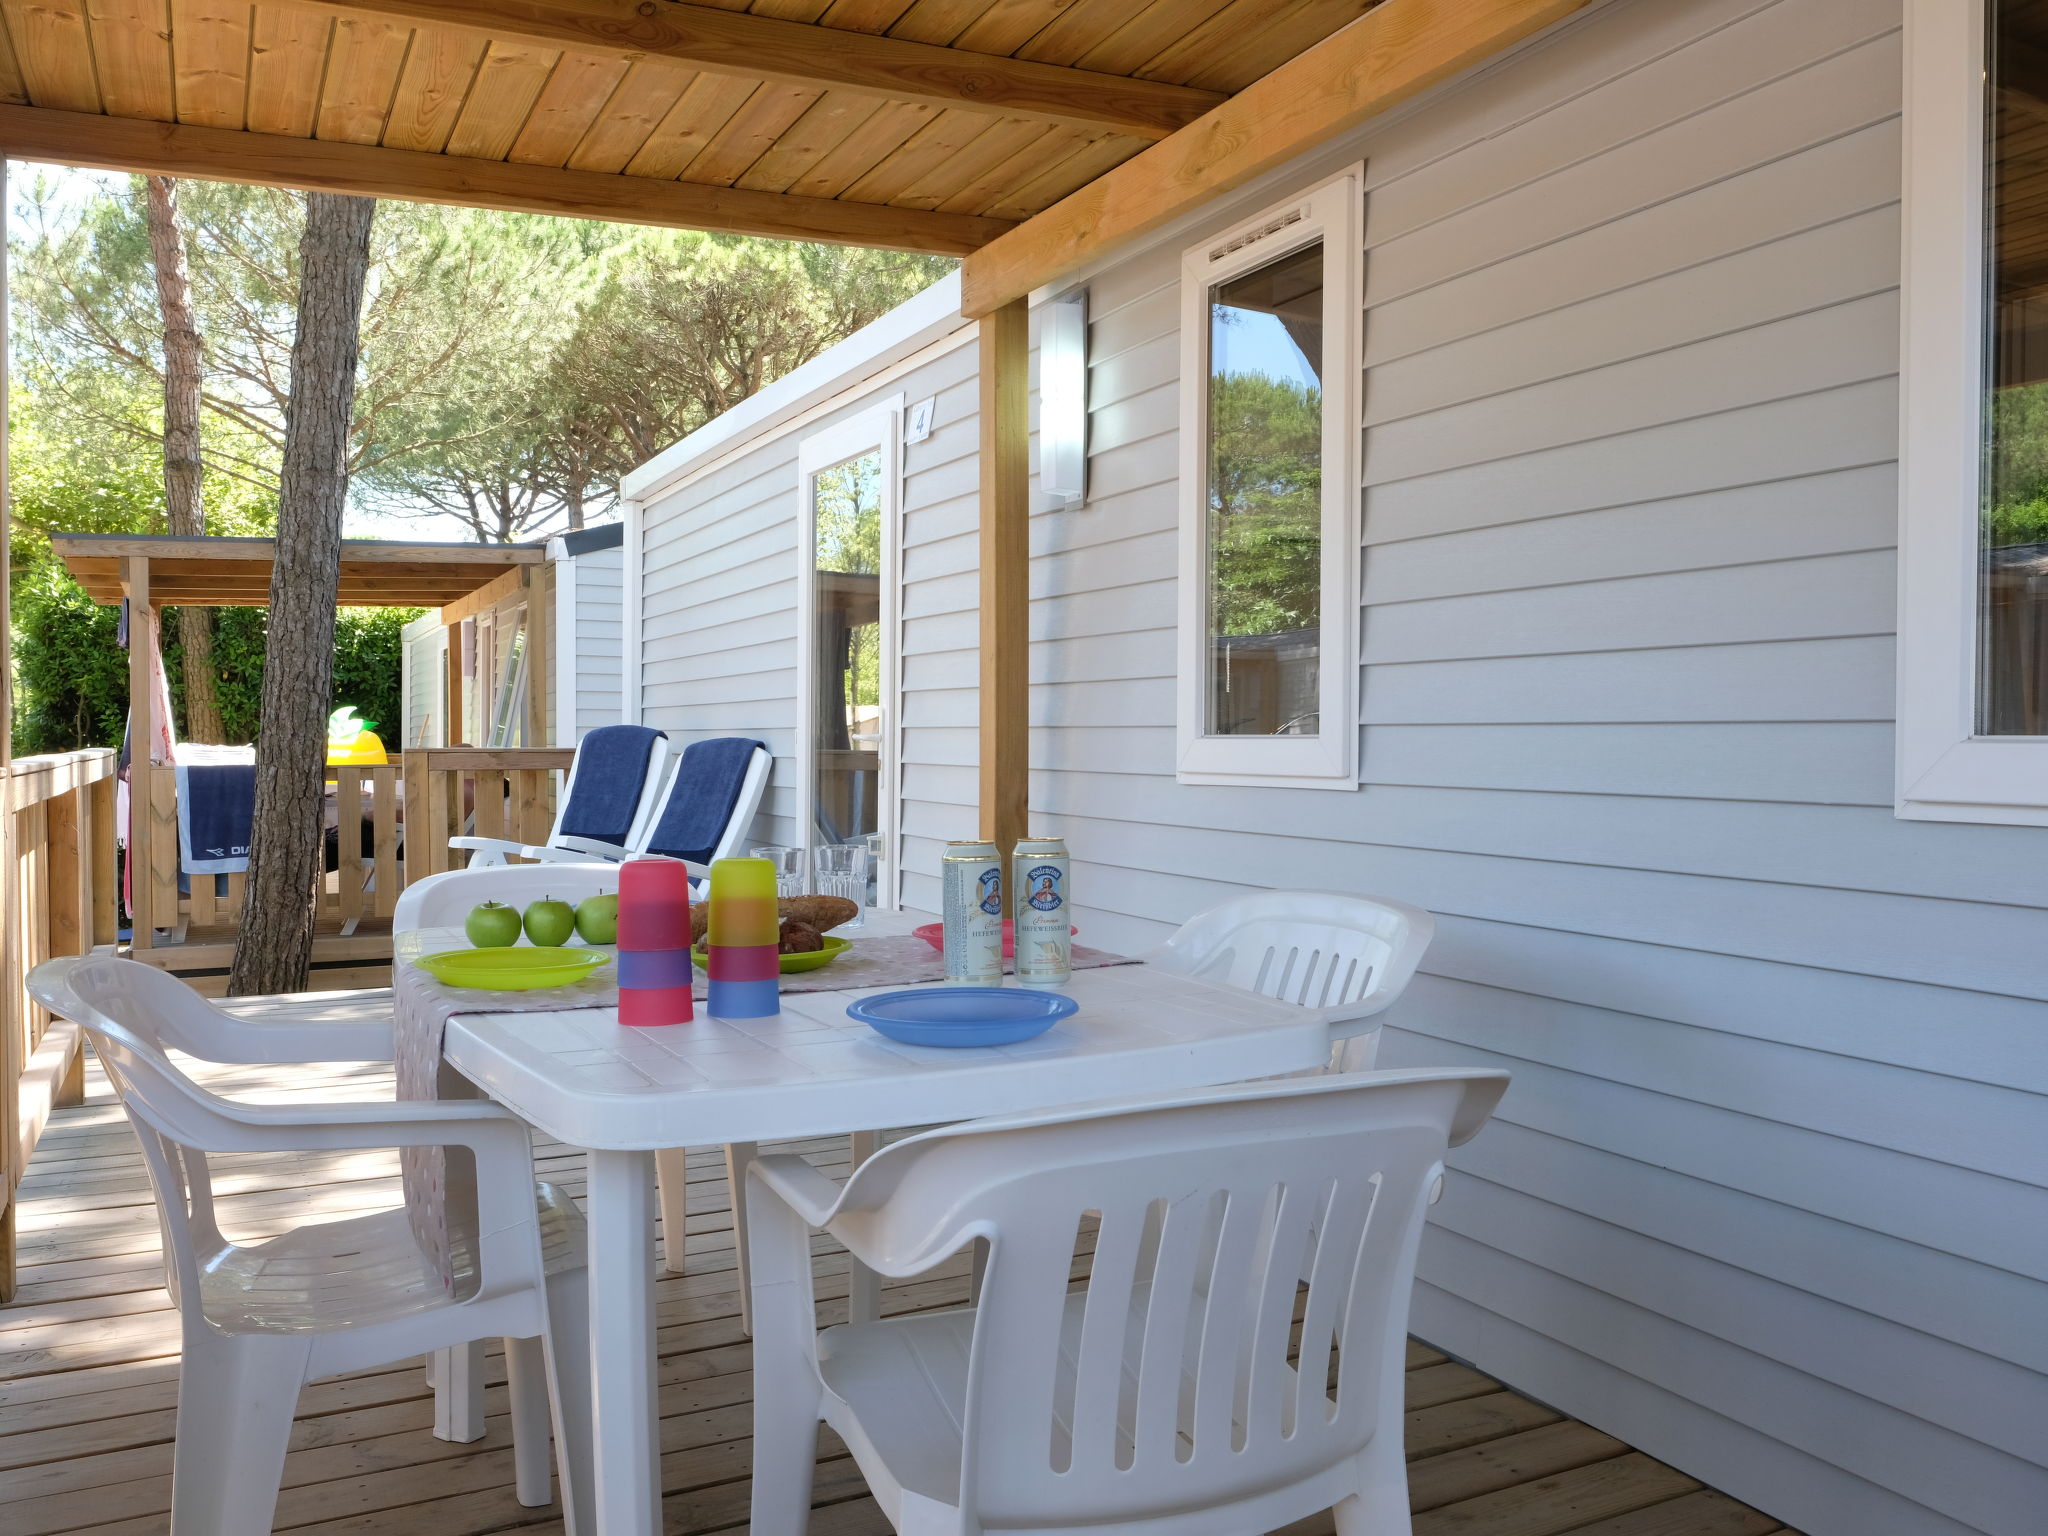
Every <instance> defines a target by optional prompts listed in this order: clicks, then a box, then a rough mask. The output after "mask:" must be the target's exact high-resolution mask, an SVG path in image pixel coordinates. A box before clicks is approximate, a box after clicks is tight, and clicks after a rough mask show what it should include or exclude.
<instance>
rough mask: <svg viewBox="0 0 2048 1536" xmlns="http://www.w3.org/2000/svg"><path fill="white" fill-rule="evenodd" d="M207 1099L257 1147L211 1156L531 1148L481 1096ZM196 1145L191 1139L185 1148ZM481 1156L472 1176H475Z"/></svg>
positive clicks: (521, 1127) (509, 1117)
mask: <svg viewBox="0 0 2048 1536" xmlns="http://www.w3.org/2000/svg"><path fill="white" fill-rule="evenodd" d="M208 1097H210V1098H212V1099H213V1103H212V1104H211V1105H210V1106H209V1107H210V1108H212V1109H214V1110H215V1111H216V1112H218V1113H219V1114H220V1115H221V1116H222V1117H223V1118H224V1119H227V1120H231V1121H233V1122H234V1123H235V1125H236V1126H237V1127H238V1128H240V1129H241V1130H244V1131H247V1132H248V1133H249V1134H250V1136H251V1137H252V1138H253V1140H254V1141H257V1142H260V1143H261V1145H245V1146H235V1147H218V1148H216V1147H210V1146H202V1147H200V1150H201V1151H206V1152H213V1151H221V1152H242V1151H269V1152H320V1151H342V1150H348V1149H353V1148H359V1147H431V1146H449V1147H468V1148H469V1149H470V1150H471V1151H472V1152H477V1153H479V1154H481V1153H486V1152H502V1151H503V1150H505V1146H506V1144H507V1138H508V1137H511V1136H516V1137H517V1138H518V1143H519V1145H520V1146H521V1147H522V1148H528V1147H530V1146H531V1142H530V1140H529V1137H528V1131H527V1127H526V1122H525V1121H524V1120H521V1119H520V1118H519V1117H518V1116H517V1115H515V1114H513V1113H512V1112H511V1111H510V1110H509V1109H505V1108H503V1107H501V1106H499V1105H497V1104H493V1103H490V1102H489V1101H488V1100H484V1099H436V1100H413V1099H401V1100H390V1099H386V1100H383V1101H381V1102H374V1103H348V1104H249V1103H244V1102H243V1101H241V1100H239V1099H227V1098H221V1097H220V1096H218V1095H208ZM191 1144H192V1145H194V1146H198V1145H199V1142H198V1141H197V1140H195V1141H193V1142H192V1143H191ZM482 1169H483V1162H482V1160H481V1159H480V1160H479V1164H478V1172H479V1174H480V1175H481V1173H482Z"/></svg>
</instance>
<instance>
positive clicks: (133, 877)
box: [121, 555, 156, 949]
mask: <svg viewBox="0 0 2048 1536" xmlns="http://www.w3.org/2000/svg"><path fill="white" fill-rule="evenodd" d="M121 564H122V567H123V574H124V575H125V576H126V578H127V579H126V581H125V582H124V583H123V585H124V586H126V587H127V589H128V741H129V755H128V912H129V919H128V920H129V924H130V926H131V928H132V930H133V937H132V938H131V939H130V941H129V947H130V948H131V949H149V948H151V947H153V946H154V944H155V943H156V937H155V935H154V934H153V933H152V932H151V931H150V924H151V921H152V919H153V918H154V917H155V915H156V914H155V911H154V906H155V903H154V901H153V900H152V895H153V893H152V891H151V888H150V878H151V875H152V873H153V868H154V861H153V860H152V859H151V858H150V841H151V840H150V803H149V791H150V771H149V769H150V752H151V750H152V749H153V747H154V744H155V736H156V689H155V687H154V686H153V685H152V682H151V679H150V673H149V663H150V655H149V650H150V643H151V640H152V639H153V636H152V634H151V626H150V623H149V614H150V611H151V610H150V605H149V557H148V556H146V555H130V556H128V557H127V558H126V559H125V560H123V561H122V562H121Z"/></svg>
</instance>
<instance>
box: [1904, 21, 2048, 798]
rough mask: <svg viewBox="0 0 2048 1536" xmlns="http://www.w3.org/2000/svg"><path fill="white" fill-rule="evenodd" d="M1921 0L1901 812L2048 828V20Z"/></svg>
mask: <svg viewBox="0 0 2048 1536" xmlns="http://www.w3.org/2000/svg"><path fill="white" fill-rule="evenodd" d="M2037 12H2038V7H2037V6H2035V5H2033V4H2031V3H2024V0H1908V3H1907V6H1906V25H1907V36H1906V81H1905V125H1906V150H1905V194H1906V195H1905V249H1904V252H1903V257H1904V262H1903V279H1902V284H1903V295H1904V319H1903V322H1902V334H1901V342H1900V348H1901V355H1900V386H1901V412H1900V445H1899V447H1900V453H1899V457H1900V463H1899V661H1898V814H1899V815H1901V816H1903V817H1911V818H1916V819H1924V820H1938V821H1982V822H2003V823H2016V824H2027V825H2035V826H2048V201H2044V199H2043V194H2048V21H2044V19H2043V18H2041V17H2040V16H2039V15H2038V14H2037Z"/></svg>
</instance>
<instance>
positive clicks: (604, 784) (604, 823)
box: [448, 725, 669, 869]
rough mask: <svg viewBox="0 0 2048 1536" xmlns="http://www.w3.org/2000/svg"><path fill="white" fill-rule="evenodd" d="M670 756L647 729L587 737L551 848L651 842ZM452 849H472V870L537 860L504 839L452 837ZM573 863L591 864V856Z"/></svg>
mask: <svg viewBox="0 0 2048 1536" xmlns="http://www.w3.org/2000/svg"><path fill="white" fill-rule="evenodd" d="M668 750H669V748H668V737H667V735H666V734H665V733H663V732H661V731H657V730H653V729H650V728H649V727H647V726H644V725H601V726H599V727H598V728H597V729H596V730H594V731H592V732H591V733H590V734H589V735H587V736H585V737H584V738H583V741H582V744H581V745H580V746H578V747H577V748H576V757H575V759H574V760H573V761H572V762H571V763H570V764H569V782H568V783H566V784H564V785H563V786H562V801H561V807H560V809H559V810H558V811H557V812H556V813H555V825H554V829H553V830H552V831H550V832H549V833H548V840H547V844H546V846H547V847H549V848H567V847H571V846H573V845H574V844H576V843H578V842H594V843H599V844H604V845H607V846H609V845H614V844H621V843H623V844H625V845H627V846H629V847H630V846H632V844H633V843H634V841H635V840H636V839H639V838H643V837H645V836H646V835H647V829H648V828H649V827H650V826H651V825H652V823H653V821H654V808H655V806H656V804H657V803H658V802H659V792H660V789H661V783H662V769H663V767H664V766H665V765H666V764H667V762H668ZM448 846H449V847H450V848H465V849H468V850H469V855H470V858H469V867H470V868H471V869H482V868H486V867H488V866H490V865H493V864H503V863H504V862H505V860H506V859H507V858H509V857H511V856H512V855H514V854H529V855H531V850H530V849H529V848H527V846H526V845H525V844H523V843H520V842H518V841H516V840H513V839H510V838H502V837H470V836H463V837H451V838H449V839H448ZM573 857H575V858H577V859H578V860H584V861H587V860H588V858H589V855H588V854H580V853H579V854H575V855H573Z"/></svg>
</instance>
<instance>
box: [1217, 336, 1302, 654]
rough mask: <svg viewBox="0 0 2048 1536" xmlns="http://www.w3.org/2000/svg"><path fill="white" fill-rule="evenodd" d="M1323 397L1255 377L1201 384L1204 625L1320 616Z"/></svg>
mask: <svg viewBox="0 0 2048 1536" xmlns="http://www.w3.org/2000/svg"><path fill="white" fill-rule="evenodd" d="M1322 431H1323V404H1322V391H1321V390H1319V389H1316V388H1313V387H1310V386H1304V385H1301V384H1297V383H1295V382H1293V381H1291V380H1288V379H1278V378H1273V377H1270V376H1269V375H1266V374H1262V373H1225V374H1219V375H1217V376H1216V377H1215V378H1213V379H1211V380H1210V382H1209V569H1210V597H1209V601H1210V623H1211V625H1212V627H1213V630H1214V632H1215V633H1216V634H1219V635H1271V634H1279V633H1282V632H1284V631H1286V630H1290V629H1306V628H1309V627H1311V626H1313V625H1314V624H1316V623H1317V622H1319V618H1318V616H1319V615H1320V613H1321V611H1322V485H1323V476H1322Z"/></svg>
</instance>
